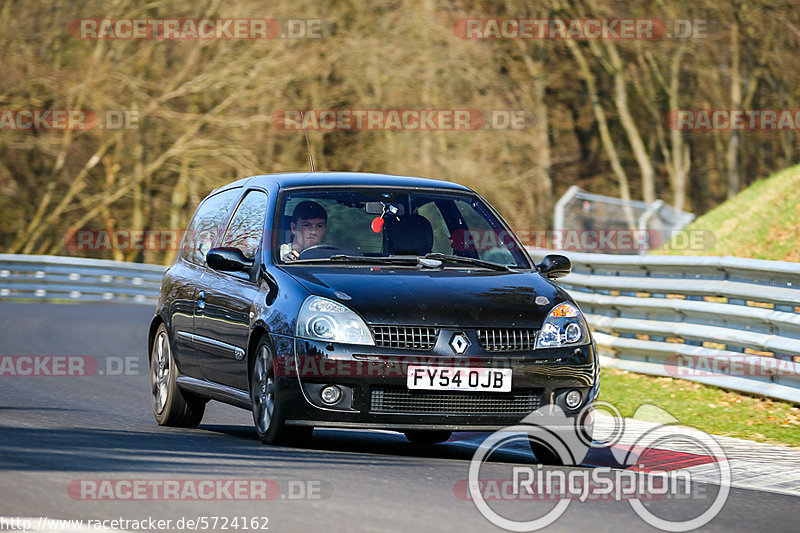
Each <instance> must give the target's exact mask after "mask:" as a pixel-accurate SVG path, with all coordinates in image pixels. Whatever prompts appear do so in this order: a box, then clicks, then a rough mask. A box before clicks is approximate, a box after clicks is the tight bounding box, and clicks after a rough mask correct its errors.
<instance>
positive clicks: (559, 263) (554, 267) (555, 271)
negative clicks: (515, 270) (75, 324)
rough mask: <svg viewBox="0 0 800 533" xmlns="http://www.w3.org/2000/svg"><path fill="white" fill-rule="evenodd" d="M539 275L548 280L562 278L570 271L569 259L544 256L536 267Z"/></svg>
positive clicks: (570, 263)
mask: <svg viewBox="0 0 800 533" xmlns="http://www.w3.org/2000/svg"><path fill="white" fill-rule="evenodd" d="M536 268H537V269H538V270H539V273H540V274H541V275H543V276H544V277H546V278H548V279H558V278H563V277H564V276H566V275H567V274H569V273H570V271H571V270H572V262H571V261H570V260H569V257H566V256H563V255H556V254H551V255H546V256H544V259H542V262H541V263H539V264H538V265H536Z"/></svg>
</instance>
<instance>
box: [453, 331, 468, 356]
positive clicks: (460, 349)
mask: <svg viewBox="0 0 800 533" xmlns="http://www.w3.org/2000/svg"><path fill="white" fill-rule="evenodd" d="M450 347H451V348H452V349H453V351H454V352H455V353H457V354H459V355H460V354H463V353H464V352H466V351H467V348H469V339H467V336H466V335H464V334H463V333H455V334H454V335H453V338H452V339H450Z"/></svg>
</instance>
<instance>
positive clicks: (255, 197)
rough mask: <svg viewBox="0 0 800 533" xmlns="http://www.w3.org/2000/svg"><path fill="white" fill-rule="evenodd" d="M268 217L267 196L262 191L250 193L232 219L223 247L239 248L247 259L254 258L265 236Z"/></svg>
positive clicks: (223, 240)
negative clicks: (265, 224) (265, 223)
mask: <svg viewBox="0 0 800 533" xmlns="http://www.w3.org/2000/svg"><path fill="white" fill-rule="evenodd" d="M266 216H267V195H266V194H264V193H263V192H261V191H250V192H248V193H247V195H246V196H245V197H244V200H242V203H240V204H239V207H238V208H237V209H236V213H234V215H233V218H231V223H230V224H229V225H228V229H227V231H226V232H225V237H223V239H222V244H221V246H232V247H234V248H239V249H240V250H241V251H242V252H244V255H245V257H248V258H250V259H252V258H254V257H255V256H256V252H257V251H258V247H259V245H261V238H262V237H263V236H264V221H265V220H266Z"/></svg>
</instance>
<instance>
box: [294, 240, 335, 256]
mask: <svg viewBox="0 0 800 533" xmlns="http://www.w3.org/2000/svg"><path fill="white" fill-rule="evenodd" d="M323 250H330V251H331V252H334V251H341V248H339V247H338V246H336V245H334V244H324V243H323V244H314V245H312V246H309V247H308V248H305V249H304V250H303V251H302V252H300V255H299V256H298V257H297V258H298V259H319V258H321V257H330V256H332V255H333V253H325V252H324V251H323ZM309 252H311V253H309ZM315 252H316V253H315Z"/></svg>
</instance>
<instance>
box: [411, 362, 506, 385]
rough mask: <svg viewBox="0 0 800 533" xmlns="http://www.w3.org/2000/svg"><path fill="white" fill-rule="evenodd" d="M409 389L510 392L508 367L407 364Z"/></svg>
mask: <svg viewBox="0 0 800 533" xmlns="http://www.w3.org/2000/svg"><path fill="white" fill-rule="evenodd" d="M406 385H407V386H408V388H409V389H424V390H467V391H493V392H511V369H510V368H464V367H454V366H415V365H409V367H408V375H407V379H406Z"/></svg>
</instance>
